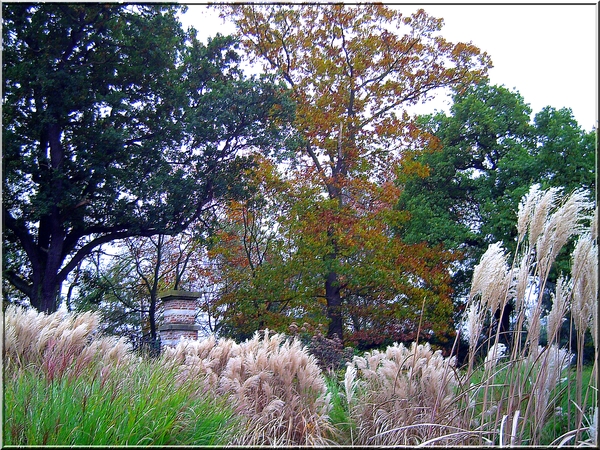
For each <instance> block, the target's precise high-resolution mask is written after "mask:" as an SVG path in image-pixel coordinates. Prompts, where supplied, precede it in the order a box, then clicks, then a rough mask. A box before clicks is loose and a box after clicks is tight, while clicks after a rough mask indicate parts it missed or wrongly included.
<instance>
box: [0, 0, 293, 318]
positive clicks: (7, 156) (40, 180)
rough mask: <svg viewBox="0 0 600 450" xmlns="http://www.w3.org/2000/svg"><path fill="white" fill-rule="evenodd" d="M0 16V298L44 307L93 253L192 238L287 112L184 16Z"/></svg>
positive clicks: (115, 8) (68, 10)
mask: <svg viewBox="0 0 600 450" xmlns="http://www.w3.org/2000/svg"><path fill="white" fill-rule="evenodd" d="M2 8H3V28H2V30H3V31H2V32H3V55H2V56H3V58H2V73H3V77H2V78H3V92H2V96H3V110H2V114H3V130H2V132H3V139H2V158H3V159H2V162H3V197H2V207H3V219H4V228H3V250H4V251H3V280H4V281H3V290H4V293H5V296H6V295H8V293H9V292H11V293H13V294H14V293H16V292H18V293H19V294H20V295H24V296H26V297H27V298H28V299H29V302H30V303H31V305H33V306H34V307H36V308H37V309H39V310H41V311H48V312H51V311H54V310H56V308H57V307H58V296H59V291H60V286H61V284H62V282H63V281H64V280H65V279H66V277H67V275H68V274H69V272H71V271H72V270H73V269H74V268H75V267H76V266H77V264H78V263H79V262H80V261H81V260H82V259H83V258H85V257H86V256H87V255H89V254H90V252H91V251H92V250H93V249H94V248H96V247H97V246H99V245H101V244H104V243H107V242H111V241H113V240H115V239H122V238H127V237H130V236H151V235H155V234H159V233H166V234H172V233H177V232H180V231H182V230H184V229H185V228H186V227H187V226H188V225H189V224H190V223H192V222H193V221H194V220H195V219H196V218H198V217H199V215H200V214H202V212H203V210H205V209H206V208H207V207H209V206H210V205H211V202H213V201H214V199H215V198H218V197H220V196H223V195H226V194H227V193H228V192H230V191H231V190H232V187H233V186H235V180H236V176H237V173H238V172H239V169H240V168H242V167H246V166H247V165H248V164H249V163H250V158H249V156H248V155H249V150H252V149H255V148H261V149H263V150H269V149H272V148H273V147H272V144H274V142H275V141H276V140H278V139H279V138H280V137H281V134H280V130H281V127H280V125H282V124H284V123H285V121H286V120H287V119H286V117H287V116H288V115H289V114H290V113H291V112H292V109H291V107H292V105H291V104H290V103H289V102H288V101H286V97H285V89H284V88H283V87H282V86H278V85H275V84H274V83H272V82H270V81H269V80H267V79H260V80H259V79H254V78H253V79H247V78H245V77H244V76H243V74H242V72H241V70H240V69H239V67H238V61H239V57H238V55H237V53H236V52H235V49H234V47H235V41H234V40H233V39H232V38H226V37H222V36H216V37H215V38H214V39H212V40H210V41H209V42H208V43H207V44H206V45H205V44H202V43H200V42H199V41H198V40H197V39H196V37H195V33H193V30H192V31H190V32H185V31H183V30H182V28H181V24H180V23H179V22H178V19H177V17H176V12H177V11H178V10H179V8H180V7H177V6H164V5H124V4H106V5H104V4H102V5H101V4H54V3H48V4H44V3H40V4H24V3H12V4H3V5H2ZM8 283H10V284H8Z"/></svg>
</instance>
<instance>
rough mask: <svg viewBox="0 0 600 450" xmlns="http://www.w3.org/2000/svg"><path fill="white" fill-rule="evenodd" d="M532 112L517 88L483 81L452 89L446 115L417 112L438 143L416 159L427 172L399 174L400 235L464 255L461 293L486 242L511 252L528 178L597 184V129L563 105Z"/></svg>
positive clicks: (457, 279)
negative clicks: (587, 127)
mask: <svg viewBox="0 0 600 450" xmlns="http://www.w3.org/2000/svg"><path fill="white" fill-rule="evenodd" d="M531 112H532V111H531V109H530V108H529V106H528V105H527V104H526V103H525V100H524V99H523V97H522V96H521V95H520V94H519V93H517V92H511V91H509V90H508V89H506V88H505V87H503V86H493V85H489V84H488V83H487V82H482V83H480V84H478V85H477V86H474V87H469V88H467V89H466V90H464V91H460V92H458V93H456V94H455V96H454V103H453V105H452V107H451V109H450V115H449V116H447V115H445V114H444V113H438V114H436V115H433V116H431V115H430V116H423V117H421V118H420V126H421V127H423V128H424V129H426V130H428V131H429V132H431V133H432V134H433V135H435V136H436V137H437V138H438V139H439V141H440V145H441V148H440V149H436V148H433V147H431V148H430V149H429V150H428V151H426V152H424V153H423V155H421V156H418V157H416V161H418V162H420V163H421V164H423V165H425V166H426V167H427V168H428V174H427V176H417V175H415V176H412V177H407V178H405V179H403V180H402V187H403V192H402V195H401V196H400V199H399V202H398V208H399V209H400V210H402V211H407V212H408V213H409V214H410V220H408V221H407V222H406V223H404V224H402V225H401V226H400V227H398V233H399V235H400V236H402V237H403V239H405V240H406V241H407V242H409V243H417V242H426V243H428V244H430V245H435V244H442V245H443V246H444V247H445V248H446V249H451V250H452V251H453V252H459V253H461V254H462V262H463V264H462V266H461V267H459V268H458V270H457V271H455V273H454V283H453V286H454V287H455V289H456V294H458V295H461V294H464V293H465V291H466V289H467V286H468V281H469V279H470V273H471V270H472V267H473V265H474V264H475V261H477V259H478V258H479V257H480V256H481V255H482V254H483V252H484V251H485V249H486V247H487V245H488V244H490V243H492V242H496V241H502V243H503V245H504V247H505V248H506V249H508V250H511V251H512V250H514V248H515V244H516V239H515V237H516V230H515V228H514V226H513V224H514V223H515V220H516V215H517V207H518V203H519V200H520V199H521V197H522V196H523V195H524V194H526V193H527V191H528V190H529V187H530V186H531V185H532V184H533V183H541V185H542V187H549V186H557V187H562V188H564V190H565V192H566V193H568V192H571V191H573V190H574V189H576V188H582V187H583V188H588V187H591V188H592V189H593V188H594V186H595V179H594V177H595V175H594V173H595V171H594V167H595V162H594V141H595V136H596V132H595V131H592V132H590V133H585V132H584V131H582V130H581V128H580V127H579V126H578V125H577V123H576V121H575V120H574V118H573V115H572V112H571V111H570V110H568V109H561V110H558V111H557V110H555V109H554V108H551V107H547V108H544V109H543V110H542V111H541V112H539V113H538V114H536V116H535V119H534V122H533V123H531V117H530V116H531ZM564 268H566V267H563V269H564Z"/></svg>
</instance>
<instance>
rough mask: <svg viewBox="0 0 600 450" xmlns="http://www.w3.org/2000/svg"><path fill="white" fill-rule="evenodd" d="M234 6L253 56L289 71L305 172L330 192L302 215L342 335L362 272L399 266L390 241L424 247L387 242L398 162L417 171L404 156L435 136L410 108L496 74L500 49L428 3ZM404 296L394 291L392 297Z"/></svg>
mask: <svg viewBox="0 0 600 450" xmlns="http://www.w3.org/2000/svg"><path fill="white" fill-rule="evenodd" d="M223 10H224V11H223V15H224V16H227V17H228V18H232V19H233V21H234V22H235V24H236V26H237V28H238V32H239V35H240V40H241V43H242V45H243V46H244V48H245V49H246V50H247V51H248V52H249V53H250V55H251V58H252V60H253V61H256V62H260V63H262V64H263V67H264V69H265V70H266V71H267V72H269V73H274V74H276V75H278V76H279V77H280V78H282V79H283V80H285V81H286V82H287V84H288V86H289V87H290V89H291V91H292V98H293V99H294V100H295V102H296V105H297V109H296V117H295V121H294V126H295V129H296V130H297V132H298V133H299V139H298V141H297V145H298V147H297V153H296V156H295V161H294V163H295V165H294V168H295V169H296V177H297V179H298V180H302V183H306V184H309V185H312V186H313V187H318V189H319V190H320V192H319V193H317V195H316V196H315V197H313V200H314V202H311V204H310V206H309V205H306V203H305V206H306V207H305V208H304V210H300V209H297V210H296V211H295V212H296V213H297V215H296V216H295V218H296V220H297V222H298V223H300V224H302V225H301V227H300V229H299V230H298V233H301V234H302V235H303V236H304V237H305V240H304V244H305V245H310V246H311V248H312V250H311V253H312V254H313V260H315V261H320V262H319V264H320V269H319V272H320V277H321V285H322V287H323V288H322V289H321V291H320V292H317V293H316V294H315V295H316V297H317V298H318V299H321V300H323V301H324V302H325V308H326V315H327V318H328V320H329V330H328V334H329V336H332V335H333V334H337V335H338V336H339V337H341V336H342V334H343V330H344V327H345V321H346V320H347V319H348V310H347V309H346V308H347V306H349V305H350V303H349V302H350V298H351V295H352V294H351V292H365V291H367V290H368V286H367V285H364V284H362V285H361V286H355V287H354V288H352V289H350V286H351V285H353V283H355V282H356V281H357V280H359V279H361V280H363V281H364V280H366V279H367V278H368V276H367V274H366V273H363V274H361V275H360V277H358V276H357V277H355V275H357V274H353V273H352V271H353V270H358V268H366V267H368V266H369V264H377V263H381V265H380V269H381V271H380V272H379V273H380V275H381V274H383V273H384V272H385V271H386V270H389V268H390V266H396V270H395V272H394V273H396V274H397V275H398V274H401V273H402V268H403V266H402V264H401V263H400V261H401V260H402V258H401V257H400V256H401V255H400V254H398V253H394V252H393V251H389V250H390V249H393V248H395V249H397V251H398V252H401V253H404V252H408V253H411V252H415V253H417V254H418V253H419V250H418V249H417V248H414V249H409V248H406V247H403V248H402V249H400V247H398V246H397V245H395V244H394V243H393V242H392V241H391V240H389V239H387V237H389V233H388V231H387V230H388V229H389V227H390V226H391V224H392V223H393V222H394V220H397V218H393V217H392V216H393V213H391V210H392V209H393V208H392V204H393V202H391V203H390V199H392V198H394V196H397V194H398V192H397V191H396V188H395V186H394V180H395V178H396V176H397V173H398V171H402V170H404V171H409V172H410V171H415V170H418V167H417V166H415V165H409V164H404V162H407V161H408V162H409V161H410V160H408V159H406V158H405V155H406V154H407V153H409V152H410V151H411V149H414V147H415V146H416V147H418V144H416V143H418V142H419V141H425V140H427V135H426V134H422V133H420V132H419V130H418V128H417V127H416V126H415V123H414V120H413V117H411V116H410V115H409V114H408V113H407V112H406V108H407V107H408V106H410V105H414V104H417V103H419V102H423V101H426V100H427V99H429V98H431V96H432V95H433V92H434V91H435V89H437V88H441V87H457V88H458V87H464V86H467V85H469V84H470V83H472V82H474V81H476V80H478V79H480V78H481V77H483V76H485V74H486V70H487V68H488V67H489V66H490V65H491V63H490V60H489V57H488V56H487V55H486V54H485V53H482V52H480V51H479V49H478V48H477V47H475V46H474V45H471V44H465V43H457V44H453V43H450V42H448V41H446V40H445V39H443V38H442V37H441V36H439V35H438V34H437V33H438V32H439V31H440V29H441V26H442V22H441V20H440V19H435V18H433V17H430V16H428V15H427V14H426V13H425V12H424V11H423V10H420V11H418V12H416V13H415V14H413V15H411V16H403V15H402V14H401V13H400V12H398V11H395V10H392V9H391V8H388V7H385V6H383V5H361V6H360V7H356V6H344V5H327V6H324V5H319V6H317V5H315V6H307V5H303V6H301V7H283V6H279V5H271V6H265V7H259V6H255V5H247V6H241V5H227V6H223ZM384 216H387V217H386V218H385V219H384ZM370 239H375V240H377V242H375V241H372V242H369V240H370ZM381 239H383V240H381ZM373 248H377V249H378V250H382V251H383V249H384V248H385V249H387V250H388V251H389V252H388V253H387V254H386V256H387V258H386V259H385V260H384V259H382V258H381V256H382V255H379V256H378V257H377V256H373V253H372V252H371V250H372V249H373ZM393 255H396V256H393ZM417 259H418V258H417ZM315 264H316V262H315ZM424 266H425V265H423V266H422V267H424ZM384 267H387V269H384ZM404 268H406V269H407V272H408V268H407V267H404ZM373 270H375V269H373ZM401 278H402V277H401ZM391 279H393V277H387V280H386V281H385V282H384V283H385V286H386V287H389V286H390V283H391V282H392V281H391ZM404 279H405V281H406V282H405V283H404V288H406V289H409V290H410V289H414V288H416V285H418V284H419V283H421V282H422V280H421V278H420V277H419V276H417V275H416V274H415V273H413V274H412V275H411V276H408V274H405V277H404ZM378 280H379V281H383V278H379V279H378ZM409 280H410V281H409ZM425 283H427V281H425ZM383 289H385V288H383ZM392 290H393V289H392ZM399 294H400V293H399V292H397V290H396V291H394V293H390V292H389V291H388V292H387V293H386V294H385V295H387V299H386V300H385V301H388V302H389V301H390V300H391V299H393V298H396V299H398V298H401V297H398V295H399ZM404 294H406V293H404ZM414 300H415V298H414V296H413V295H409V296H408V297H407V300H406V302H407V303H409V304H411V306H410V307H409V308H408V310H411V311H413V312H414V313H416V311H418V310H422V308H421V305H420V302H419V305H418V306H415V305H414ZM391 302H392V303H396V304H397V305H400V304H401V303H402V302H401V301H393V300H392V301H391ZM432 302H433V301H432ZM442 302H443V301H442ZM398 308H400V307H398ZM357 309H360V308H358V307H357ZM400 310H401V309H397V310H396V313H398V312H399V311H400ZM402 320H404V318H400V321H402ZM415 327H416V326H415Z"/></svg>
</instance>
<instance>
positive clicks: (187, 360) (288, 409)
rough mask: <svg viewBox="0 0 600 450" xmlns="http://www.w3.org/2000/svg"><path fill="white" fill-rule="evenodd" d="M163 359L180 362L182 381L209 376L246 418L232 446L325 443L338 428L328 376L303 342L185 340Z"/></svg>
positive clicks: (209, 384)
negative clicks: (334, 426)
mask: <svg viewBox="0 0 600 450" xmlns="http://www.w3.org/2000/svg"><path fill="white" fill-rule="evenodd" d="M163 360H164V361H165V362H166V363H167V364H170V363H169V361H177V362H178V363H180V364H181V380H182V381H184V380H185V379H187V378H189V377H201V378H203V379H204V382H205V386H206V388H207V389H214V390H216V391H217V392H218V393H219V394H221V395H224V396H228V397H229V398H230V402H231V404H233V405H234V406H235V409H236V411H237V412H238V413H239V414H240V415H241V416H243V417H244V418H245V427H244V430H245V431H244V432H243V433H239V434H238V435H237V436H236V437H235V439H234V440H233V442H231V444H232V445H278V446H279V445H325V444H327V443H328V442H330V440H329V439H328V436H330V435H331V434H332V432H333V429H332V427H331V425H330V424H329V420H328V413H329V410H330V409H331V403H330V398H329V397H328V394H327V389H326V386H325V380H324V378H323V376H322V374H321V370H320V368H319V366H318V364H317V361H316V359H315V358H314V356H312V355H310V354H309V353H308V351H307V350H306V348H305V347H303V346H302V344H301V343H300V341H299V340H297V339H289V338H286V336H284V335H283V334H272V333H269V331H268V330H266V331H264V332H263V333H256V334H255V335H254V337H253V338H252V339H250V340H248V341H246V342H243V343H241V344H236V343H235V342H234V341H232V340H229V339H223V340H219V341H217V340H215V339H214V338H212V337H211V338H208V339H206V340H204V341H200V342H197V341H182V342H180V343H179V344H178V346H177V347H176V348H174V349H171V350H166V352H165V355H164V356H163Z"/></svg>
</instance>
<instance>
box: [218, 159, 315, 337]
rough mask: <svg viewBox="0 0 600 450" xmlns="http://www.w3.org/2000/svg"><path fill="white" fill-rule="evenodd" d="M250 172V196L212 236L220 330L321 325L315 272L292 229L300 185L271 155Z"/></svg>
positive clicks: (240, 332) (233, 332) (231, 207)
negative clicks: (316, 301) (304, 323)
mask: <svg viewBox="0 0 600 450" xmlns="http://www.w3.org/2000/svg"><path fill="white" fill-rule="evenodd" d="M246 177H247V181H246V182H245V186H247V187H248V188H249V191H250V192H248V194H249V195H248V196H247V197H246V198H244V199H238V200H233V201H230V202H228V203H227V205H226V206H225V208H223V217H222V220H221V227H220V229H219V230H217V231H216V232H215V233H214V234H213V236H212V237H211V238H210V239H209V242H210V244H209V257H210V259H211V261H212V270H211V271H210V272H211V273H210V278H211V280H212V281H213V283H214V284H215V285H216V286H219V291H218V294H217V297H216V298H215V301H214V307H215V308H217V309H218V310H220V311H221V314H220V319H221V320H220V329H219V333H220V334H221V335H224V336H228V337H232V338H235V339H237V340H244V339H247V338H249V337H251V336H252V335H253V334H254V332H255V331H256V330H257V329H264V328H269V329H271V330H274V331H279V332H286V331H288V326H289V325H290V324H291V323H292V322H293V321H302V322H304V321H306V322H310V323H312V324H314V325H316V324H317V323H318V322H319V321H323V319H324V318H323V317H322V315H321V314H320V311H319V309H320V308H319V307H318V305H315V304H314V301H311V300H312V299H313V298H314V286H315V282H314V281H315V280H314V278H313V276H314V274H312V273H311V272H310V265H309V264H306V261H305V258H303V257H302V255H301V254H300V253H299V251H298V250H299V249H298V246H297V239H298V237H297V236H296V235H295V234H294V233H293V232H292V231H291V229H290V225H291V224H292V222H291V221H290V219H291V217H292V212H291V211H292V207H293V206H292V205H293V204H294V203H295V201H296V200H297V199H298V198H299V196H298V195H297V192H295V188H296V187H297V186H296V185H295V184H294V183H293V182H291V180H285V179H284V177H283V176H282V174H281V173H280V171H279V170H278V168H277V166H276V164H275V163H274V162H273V161H271V160H270V159H268V158H260V159H259V161H258V162H257V166H256V167H255V168H253V169H252V170H249V171H247V172H246ZM302 322H301V323H302Z"/></svg>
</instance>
